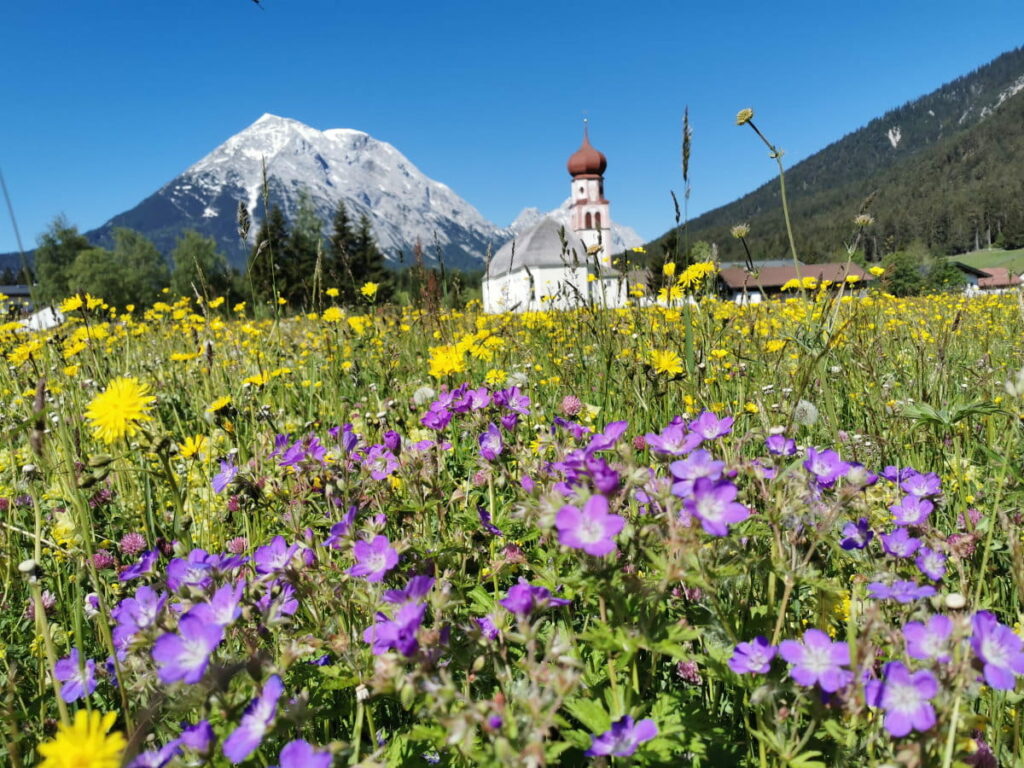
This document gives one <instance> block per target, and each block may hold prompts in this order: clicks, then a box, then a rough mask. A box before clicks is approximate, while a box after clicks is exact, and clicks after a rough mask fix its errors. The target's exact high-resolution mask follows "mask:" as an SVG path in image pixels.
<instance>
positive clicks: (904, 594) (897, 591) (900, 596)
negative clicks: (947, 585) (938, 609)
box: [868, 581, 935, 604]
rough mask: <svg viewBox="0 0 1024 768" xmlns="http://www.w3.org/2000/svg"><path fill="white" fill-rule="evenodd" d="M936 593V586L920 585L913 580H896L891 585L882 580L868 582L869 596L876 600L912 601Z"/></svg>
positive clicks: (903, 602)
mask: <svg viewBox="0 0 1024 768" xmlns="http://www.w3.org/2000/svg"><path fill="white" fill-rule="evenodd" d="M934 594H935V587H930V586H927V585H925V586H923V587H919V586H918V585H917V583H916V582H913V581H894V582H893V584H892V586H891V587H890V586H888V585H886V584H883V583H882V582H880V581H873V582H871V583H870V584H868V597H870V598H873V599H875V600H895V601H896V602H897V603H901V604H906V603H912V602H914V601H915V600H921V599H923V598H926V597H931V596H932V595H934Z"/></svg>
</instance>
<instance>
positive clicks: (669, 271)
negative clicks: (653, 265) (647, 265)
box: [661, 261, 676, 277]
mask: <svg viewBox="0 0 1024 768" xmlns="http://www.w3.org/2000/svg"><path fill="white" fill-rule="evenodd" d="M675 273H676V263H675V262H674V261H666V262H665V263H664V264H662V265H661V274H663V275H664V276H665V277H672V276H673V275H675Z"/></svg>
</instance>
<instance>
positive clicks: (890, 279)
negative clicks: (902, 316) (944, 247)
mask: <svg viewBox="0 0 1024 768" xmlns="http://www.w3.org/2000/svg"><path fill="white" fill-rule="evenodd" d="M921 247H922V246H920V243H914V244H911V246H910V248H908V249H907V250H905V251H896V252H895V253H892V254H890V255H889V257H888V258H887V259H886V260H885V264H884V266H885V277H884V280H883V283H884V286H885V290H886V291H888V292H889V293H891V294H892V295H893V296H916V295H917V294H919V293H920V292H921V290H922V289H923V288H924V276H923V274H922V272H923V267H924V264H923V261H924V260H923V259H922V256H921V250H920V249H921ZM925 254H926V255H927V252H925Z"/></svg>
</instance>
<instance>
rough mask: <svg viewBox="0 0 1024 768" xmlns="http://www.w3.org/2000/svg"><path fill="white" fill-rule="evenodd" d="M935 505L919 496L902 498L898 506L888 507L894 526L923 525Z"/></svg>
mask: <svg viewBox="0 0 1024 768" xmlns="http://www.w3.org/2000/svg"><path fill="white" fill-rule="evenodd" d="M934 508H935V505H934V504H932V503H931V502H930V501H928V500H927V499H922V498H921V497H920V496H904V497H903V501H901V502H900V503H899V504H893V505H892V506H891V507H889V511H890V512H892V514H893V518H894V519H895V521H896V525H924V522H925V521H926V520H927V519H928V515H930V514H931V513H932V510H933V509H934Z"/></svg>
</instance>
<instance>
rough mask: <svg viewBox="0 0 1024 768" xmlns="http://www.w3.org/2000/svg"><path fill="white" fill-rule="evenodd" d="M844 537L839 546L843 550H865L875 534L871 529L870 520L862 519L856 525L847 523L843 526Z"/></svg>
mask: <svg viewBox="0 0 1024 768" xmlns="http://www.w3.org/2000/svg"><path fill="white" fill-rule="evenodd" d="M842 535H843V538H842V540H841V541H840V542H839V546H840V547H842V548H843V549H864V547H866V546H867V545H868V542H869V541H871V539H872V538H873V537H874V535H875V534H874V533H873V532H872V530H871V528H870V527H869V524H868V519H867V518H866V517H862V518H860V519H859V520H858V521H857V522H856V523H847V524H846V525H845V526H843V534H842Z"/></svg>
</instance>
